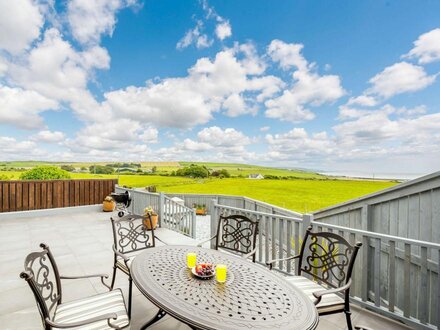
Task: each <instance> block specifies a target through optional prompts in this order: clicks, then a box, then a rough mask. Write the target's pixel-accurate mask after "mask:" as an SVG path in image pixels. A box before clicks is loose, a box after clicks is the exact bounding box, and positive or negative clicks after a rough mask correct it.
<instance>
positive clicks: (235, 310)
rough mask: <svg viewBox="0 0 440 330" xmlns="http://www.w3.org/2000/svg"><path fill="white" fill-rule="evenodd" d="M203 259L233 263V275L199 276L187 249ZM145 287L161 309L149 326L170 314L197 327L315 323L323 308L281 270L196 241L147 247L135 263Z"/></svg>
mask: <svg viewBox="0 0 440 330" xmlns="http://www.w3.org/2000/svg"><path fill="white" fill-rule="evenodd" d="M188 252H195V253H197V262H198V263H200V262H209V263H213V264H220V263H221V264H225V265H227V269H228V270H227V280H226V282H225V283H217V281H216V280H215V277H214V278H212V279H210V280H200V279H197V278H195V277H194V276H193V275H192V273H191V271H190V270H189V269H188V268H187V267H186V254H187V253H188ZM131 275H132V277H133V281H134V283H135V284H136V286H137V287H138V288H139V290H140V291H141V292H142V293H143V294H144V295H145V296H146V297H147V298H148V299H149V300H150V301H151V302H152V303H153V304H155V305H156V306H157V307H159V312H158V313H157V315H156V316H155V317H154V318H153V319H151V320H150V321H149V322H148V323H147V324H145V325H144V327H143V328H142V329H144V328H146V327H148V326H150V325H151V324H153V323H155V322H156V321H158V320H160V319H161V318H163V316H165V315H166V314H170V315H172V316H173V317H175V318H176V319H178V320H180V321H182V322H184V323H186V324H188V325H189V326H190V327H192V328H194V329H250V328H252V329H301V330H306V329H315V328H316V326H317V324H318V312H317V310H316V308H315V305H314V304H313V303H312V301H311V300H310V299H309V298H308V297H307V296H306V295H305V294H304V293H303V292H301V291H300V290H299V289H297V288H296V287H295V286H294V285H292V284H290V283H289V282H288V281H286V280H285V279H284V278H283V277H282V276H280V275H278V274H276V273H275V272H270V271H269V270H267V269H266V268H264V267H263V266H261V265H258V264H254V263H252V262H250V261H248V260H245V259H243V258H241V257H239V256H235V255H230V254H227V253H224V252H221V251H217V250H211V249H204V248H199V247H192V246H178V245H174V246H170V245H168V246H161V247H156V248H152V249H147V250H145V252H143V253H141V254H139V255H138V256H136V257H135V259H134V260H133V263H132V264H131Z"/></svg>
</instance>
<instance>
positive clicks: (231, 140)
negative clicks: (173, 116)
mask: <svg viewBox="0 0 440 330" xmlns="http://www.w3.org/2000/svg"><path fill="white" fill-rule="evenodd" d="M250 143H251V139H250V138H249V137H248V136H246V135H245V134H243V133H242V132H240V131H237V130H236V129H234V128H225V129H222V128H220V127H217V126H212V127H206V128H204V129H202V130H201V131H199V132H198V134H197V139H196V140H192V139H189V138H186V139H184V140H183V141H182V142H176V143H175V144H174V146H172V147H170V148H161V149H159V150H158V151H157V154H159V155H160V156H161V157H162V159H174V160H175V159H189V160H192V161H197V160H202V159H204V160H206V159H216V160H217V161H218V160H225V161H232V160H234V161H244V160H249V159H251V158H253V157H254V154H253V153H250V152H248V151H247V150H246V146H247V145H249V144H250Z"/></svg>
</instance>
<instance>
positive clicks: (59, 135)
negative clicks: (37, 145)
mask: <svg viewBox="0 0 440 330" xmlns="http://www.w3.org/2000/svg"><path fill="white" fill-rule="evenodd" d="M64 139H65V135H64V133H63V132H60V131H53V132H52V131H49V130H44V131H40V132H38V133H37V134H35V135H33V136H32V137H31V140H32V141H36V142H45V143H58V142H62V141H63V140H64Z"/></svg>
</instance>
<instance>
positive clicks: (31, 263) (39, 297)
mask: <svg viewBox="0 0 440 330" xmlns="http://www.w3.org/2000/svg"><path fill="white" fill-rule="evenodd" d="M40 247H41V248H43V251H41V252H33V253H30V254H29V255H28V256H27V257H26V259H25V262H24V268H25V271H24V272H22V273H21V274H20V277H21V278H23V279H25V280H26V281H27V282H28V284H29V286H30V287H31V289H32V292H33V294H34V296H35V300H36V301H37V305H38V309H39V310H40V314H41V316H42V320H43V324H44V325H45V324H46V323H45V319H46V318H49V319H52V318H53V316H54V313H55V310H56V307H57V306H58V305H59V304H60V303H61V280H60V275H59V272H58V267H57V265H56V263H55V260H54V258H53V255H52V253H51V252H50V249H49V247H48V246H47V245H46V244H44V243H41V244H40Z"/></svg>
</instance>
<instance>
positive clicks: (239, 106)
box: [223, 94, 258, 117]
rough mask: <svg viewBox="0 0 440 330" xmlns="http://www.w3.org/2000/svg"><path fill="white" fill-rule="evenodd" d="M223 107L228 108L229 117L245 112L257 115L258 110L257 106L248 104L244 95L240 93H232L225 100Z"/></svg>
mask: <svg viewBox="0 0 440 330" xmlns="http://www.w3.org/2000/svg"><path fill="white" fill-rule="evenodd" d="M223 108H224V109H226V115H227V116H229V117H237V116H241V115H244V114H253V115H255V114H256V113H257V111H258V108H257V107H255V106H254V107H252V106H250V105H248V104H246V102H245V100H244V99H243V97H242V96H241V95H239V94H231V95H229V96H228V97H227V98H226V100H225V101H224V102H223Z"/></svg>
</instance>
